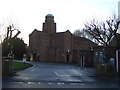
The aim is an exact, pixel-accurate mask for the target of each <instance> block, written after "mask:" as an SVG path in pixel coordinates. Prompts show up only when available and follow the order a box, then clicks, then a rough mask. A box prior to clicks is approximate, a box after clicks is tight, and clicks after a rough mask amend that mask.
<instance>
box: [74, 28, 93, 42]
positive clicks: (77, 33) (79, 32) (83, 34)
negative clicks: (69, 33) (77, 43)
mask: <svg viewBox="0 0 120 90" xmlns="http://www.w3.org/2000/svg"><path fill="white" fill-rule="evenodd" d="M73 35H75V36H78V37H85V38H87V39H89V40H91V41H94V42H95V40H94V38H93V37H92V36H91V35H90V34H89V33H88V32H86V31H85V30H84V29H82V30H80V29H77V30H75V31H74V32H73Z"/></svg>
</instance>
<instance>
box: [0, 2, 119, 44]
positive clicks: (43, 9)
mask: <svg viewBox="0 0 120 90" xmlns="http://www.w3.org/2000/svg"><path fill="white" fill-rule="evenodd" d="M118 1H119V0H0V23H4V24H6V23H8V22H9V23H11V22H12V23H13V24H16V27H19V30H20V31H21V34H20V35H19V37H21V38H23V39H24V41H25V43H27V44H28V42H29V34H30V33H31V32H32V31H33V30H34V29H35V28H36V29H38V30H42V23H43V22H44V20H45V16H46V15H47V14H49V13H51V14H53V15H54V20H55V22H56V23H57V32H63V31H66V30H70V31H71V32H72V33H73V32H74V31H75V30H76V29H82V28H83V27H84V23H85V22H86V21H90V20H91V19H93V18H95V19H97V20H104V19H106V18H108V17H110V16H112V15H113V14H115V13H116V14H117V11H118V8H117V7H118Z"/></svg>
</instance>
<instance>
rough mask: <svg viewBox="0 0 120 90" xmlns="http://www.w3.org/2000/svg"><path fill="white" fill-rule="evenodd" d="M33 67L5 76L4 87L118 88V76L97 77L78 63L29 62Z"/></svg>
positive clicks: (93, 71)
mask: <svg viewBox="0 0 120 90" xmlns="http://www.w3.org/2000/svg"><path fill="white" fill-rule="evenodd" d="M28 63H32V64H33V67H29V68H27V69H25V70H21V71H18V72H17V73H15V74H14V75H12V76H8V77H5V78H3V88H118V87H119V85H118V78H110V77H96V76H95V70H94V68H82V67H80V66H78V65H76V64H61V63H50V62H28Z"/></svg>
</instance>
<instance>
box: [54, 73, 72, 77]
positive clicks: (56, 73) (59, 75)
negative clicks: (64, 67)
mask: <svg viewBox="0 0 120 90" xmlns="http://www.w3.org/2000/svg"><path fill="white" fill-rule="evenodd" d="M55 74H56V75H57V76H69V77H71V76H73V75H60V74H58V73H57V72H55Z"/></svg>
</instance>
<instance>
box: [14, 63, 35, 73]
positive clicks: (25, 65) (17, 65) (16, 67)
mask: <svg viewBox="0 0 120 90" xmlns="http://www.w3.org/2000/svg"><path fill="white" fill-rule="evenodd" d="M31 66H33V65H32V64H29V63H22V62H12V67H13V71H17V70H23V69H26V68H28V67H31Z"/></svg>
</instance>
